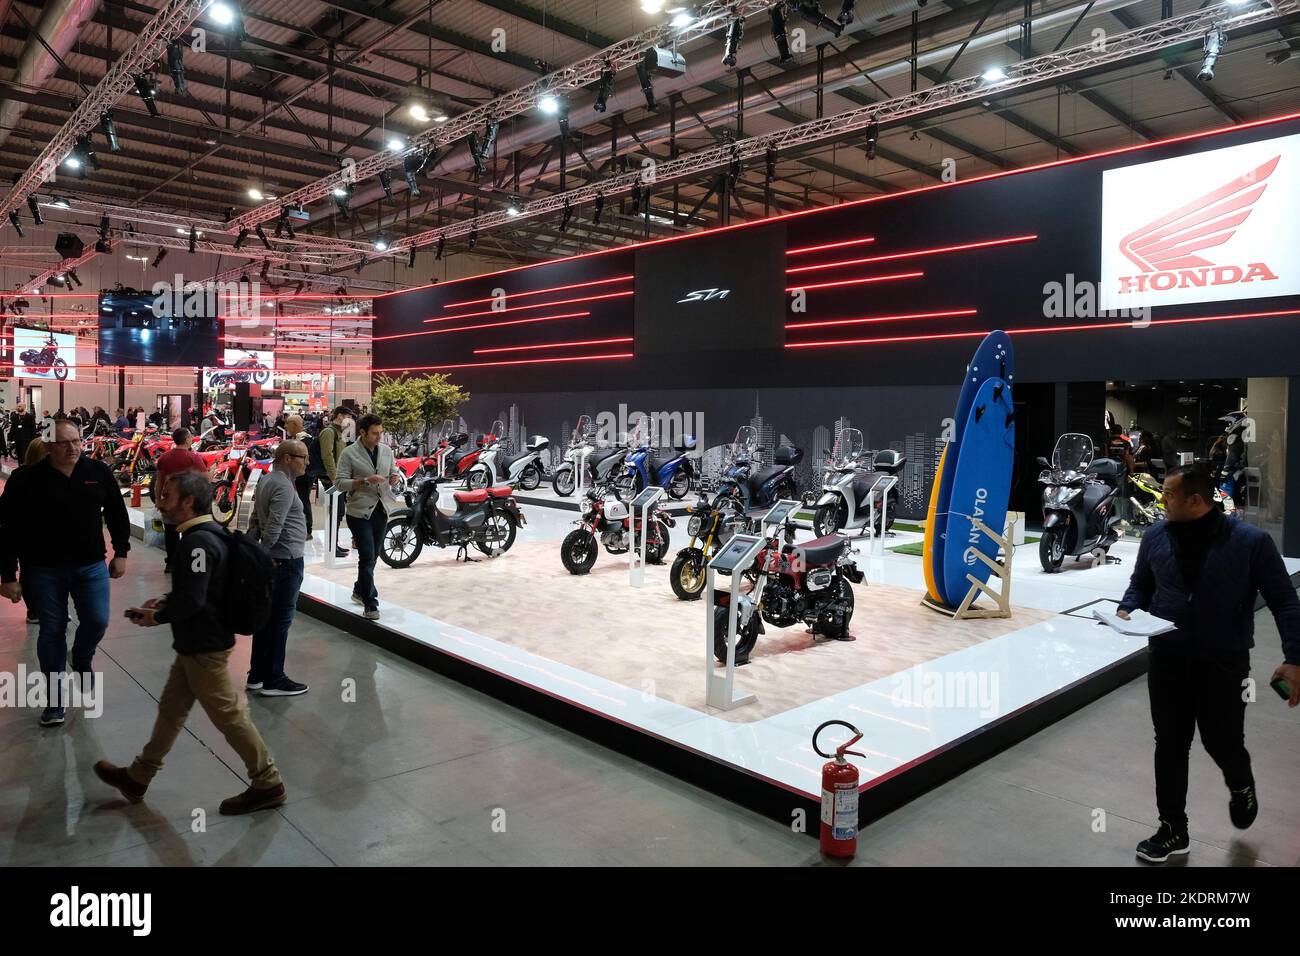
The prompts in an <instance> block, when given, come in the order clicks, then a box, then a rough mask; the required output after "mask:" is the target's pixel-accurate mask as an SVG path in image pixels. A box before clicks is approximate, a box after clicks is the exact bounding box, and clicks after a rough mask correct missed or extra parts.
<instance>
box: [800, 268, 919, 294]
mask: <svg viewBox="0 0 1300 956" xmlns="http://www.w3.org/2000/svg"><path fill="white" fill-rule="evenodd" d="M923 275H925V273H924V272H900V273H898V274H897V275H892V276H867V277H866V278H865V279H843V280H841V281H839V282H819V283H818V284H816V285H793V286H790V288H788V289H786V290H785V291H786V292H799V291H800V290H802V291H804V292H809V291H811V290H813V289H830V288H832V287H834V286H837V285H863V284H865V283H868V282H889V281H890V280H891V279H919V278H921V277H922V276H923Z"/></svg>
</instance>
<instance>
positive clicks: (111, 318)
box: [99, 292, 220, 368]
mask: <svg viewBox="0 0 1300 956" xmlns="http://www.w3.org/2000/svg"><path fill="white" fill-rule="evenodd" d="M209 298H210V297H208V296H206V295H205V294H204V293H202V292H198V293H195V294H193V295H189V296H185V297H183V299H182V300H181V301H179V302H177V301H175V300H174V298H173V296H170V295H157V296H155V295H152V294H150V293H148V292H128V293H123V292H102V293H100V296H99V364H100V365H180V366H189V367H195V368H201V367H203V366H206V365H216V364H217V361H218V355H219V354H220V344H219V341H218V338H219V335H220V332H219V329H220V320H219V319H218V317H217V309H216V307H215V303H212V302H210V301H209Z"/></svg>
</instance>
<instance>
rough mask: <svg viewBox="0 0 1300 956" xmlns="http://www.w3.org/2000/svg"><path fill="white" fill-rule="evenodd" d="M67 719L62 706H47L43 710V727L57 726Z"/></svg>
mask: <svg viewBox="0 0 1300 956" xmlns="http://www.w3.org/2000/svg"><path fill="white" fill-rule="evenodd" d="M66 719H67V714H65V713H64V711H63V708H62V707H46V708H45V709H44V710H43V711H41V726H42V727H57V726H59V724H61V723H63V722H64V721H65V720H66Z"/></svg>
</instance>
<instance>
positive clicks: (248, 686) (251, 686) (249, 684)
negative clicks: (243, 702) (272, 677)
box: [244, 674, 265, 690]
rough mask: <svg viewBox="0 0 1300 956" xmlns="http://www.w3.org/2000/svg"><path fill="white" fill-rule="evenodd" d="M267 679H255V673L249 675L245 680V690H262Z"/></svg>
mask: <svg viewBox="0 0 1300 956" xmlns="http://www.w3.org/2000/svg"><path fill="white" fill-rule="evenodd" d="M264 683H265V681H260V680H254V679H253V675H252V674H249V675H248V680H246V681H244V690H261V689H262V684H264Z"/></svg>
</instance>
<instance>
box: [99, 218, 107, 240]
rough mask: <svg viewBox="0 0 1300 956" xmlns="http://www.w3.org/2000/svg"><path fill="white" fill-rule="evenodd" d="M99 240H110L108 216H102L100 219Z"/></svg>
mask: <svg viewBox="0 0 1300 956" xmlns="http://www.w3.org/2000/svg"><path fill="white" fill-rule="evenodd" d="M99 238H100V239H107V238H108V216H101V217H100V219H99Z"/></svg>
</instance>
